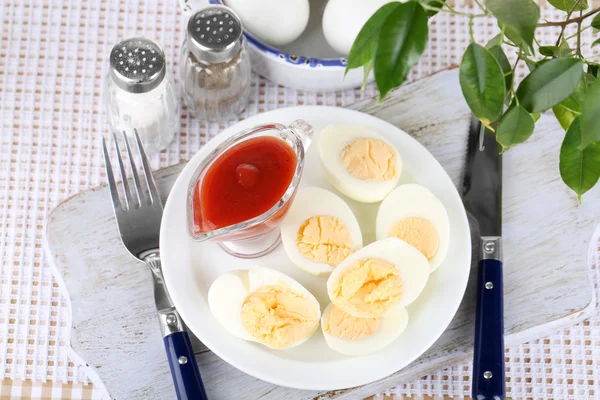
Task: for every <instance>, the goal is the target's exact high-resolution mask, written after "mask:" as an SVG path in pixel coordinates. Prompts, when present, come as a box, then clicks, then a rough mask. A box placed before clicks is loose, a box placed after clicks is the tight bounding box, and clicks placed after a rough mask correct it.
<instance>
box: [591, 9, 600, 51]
mask: <svg viewBox="0 0 600 400" xmlns="http://www.w3.org/2000/svg"><path fill="white" fill-rule="evenodd" d="M598 15H600V14H598ZM599 44H600V39H596V40H594V43H592V47H594V46H597V45H599Z"/></svg>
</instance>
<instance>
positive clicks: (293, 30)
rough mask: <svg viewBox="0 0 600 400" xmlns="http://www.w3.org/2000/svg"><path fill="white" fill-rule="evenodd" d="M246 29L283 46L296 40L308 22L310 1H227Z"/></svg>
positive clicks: (272, 43)
mask: <svg viewBox="0 0 600 400" xmlns="http://www.w3.org/2000/svg"><path fill="white" fill-rule="evenodd" d="M225 5H227V6H229V7H231V8H232V9H233V11H235V12H236V14H237V15H238V16H239V18H240V20H241V21H242V24H243V27H244V29H245V30H248V32H250V33H251V34H252V35H254V36H256V37H257V38H259V39H260V40H262V41H264V42H266V43H268V44H270V45H272V46H282V45H286V44H288V43H291V42H293V41H294V40H296V39H297V38H298V37H299V36H300V35H301V34H302V32H304V29H306V25H307V24H308V18H309V16H310V4H309V1H308V0H285V1H282V0H252V1H249V0H225Z"/></svg>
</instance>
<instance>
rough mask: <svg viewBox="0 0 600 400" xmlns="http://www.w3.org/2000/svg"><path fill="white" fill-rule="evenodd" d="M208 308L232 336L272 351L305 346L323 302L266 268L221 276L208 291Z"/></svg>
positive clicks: (286, 278) (290, 279) (292, 281)
mask: <svg viewBox="0 0 600 400" xmlns="http://www.w3.org/2000/svg"><path fill="white" fill-rule="evenodd" d="M208 305H209V307H210V310H211V312H212V314H213V315H214V316H215V318H216V319H217V321H219V323H220V324H221V325H223V327H224V328H225V329H227V330H228V331H229V332H231V333H232V334H234V335H235V336H237V337H239V338H241V339H244V340H249V341H252V342H258V343H261V344H263V345H265V346H267V347H269V348H271V349H286V348H290V347H295V346H298V345H299V344H301V343H303V342H304V341H306V340H307V339H308V338H310V337H311V336H312V335H313V334H314V333H315V331H316V330H317V328H318V327H319V319H320V318H321V307H320V305H319V302H318V301H317V299H315V297H314V296H313V295H312V294H311V293H310V292H309V291H308V290H306V289H305V288H304V286H302V285H301V284H300V283H298V282H297V281H295V280H294V279H292V278H290V277H289V276H287V275H285V274H283V273H281V272H279V271H275V270H273V269H271V268H266V267H255V268H252V269H249V270H236V271H231V272H228V273H226V274H224V275H221V276H220V277H219V278H217V279H216V280H215V281H214V282H213V284H212V285H211V287H210V289H209V291H208Z"/></svg>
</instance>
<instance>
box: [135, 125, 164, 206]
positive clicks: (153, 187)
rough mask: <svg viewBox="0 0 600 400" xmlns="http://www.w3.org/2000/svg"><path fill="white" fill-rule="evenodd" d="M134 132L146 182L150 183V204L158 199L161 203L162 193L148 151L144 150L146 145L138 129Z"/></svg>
mask: <svg viewBox="0 0 600 400" xmlns="http://www.w3.org/2000/svg"><path fill="white" fill-rule="evenodd" d="M133 132H134V133H135V141H136V143H137V148H138V151H139V153H140V157H141V159H142V166H143V167H144V178H146V184H147V185H148V193H149V194H150V204H154V202H155V201H158V202H159V203H160V195H159V194H158V189H157V188H156V181H155V180H154V176H153V175H152V170H151V169H150V163H149V162H148V157H147V156H146V151H145V150H144V146H143V145H142V141H141V140H140V135H139V134H138V131H137V129H134V130H133Z"/></svg>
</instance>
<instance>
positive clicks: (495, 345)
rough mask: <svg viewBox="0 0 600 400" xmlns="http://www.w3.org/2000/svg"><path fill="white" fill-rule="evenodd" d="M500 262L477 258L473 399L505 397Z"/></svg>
mask: <svg viewBox="0 0 600 400" xmlns="http://www.w3.org/2000/svg"><path fill="white" fill-rule="evenodd" d="M502 290H503V289H502V262H501V261H499V260H495V259H485V260H481V261H479V272H478V277H477V313H476V317H475V350H474V351H475V354H474V356H473V384H472V395H473V399H474V400H504V399H505V395H506V388H505V370H504V300H503V294H502Z"/></svg>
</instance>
